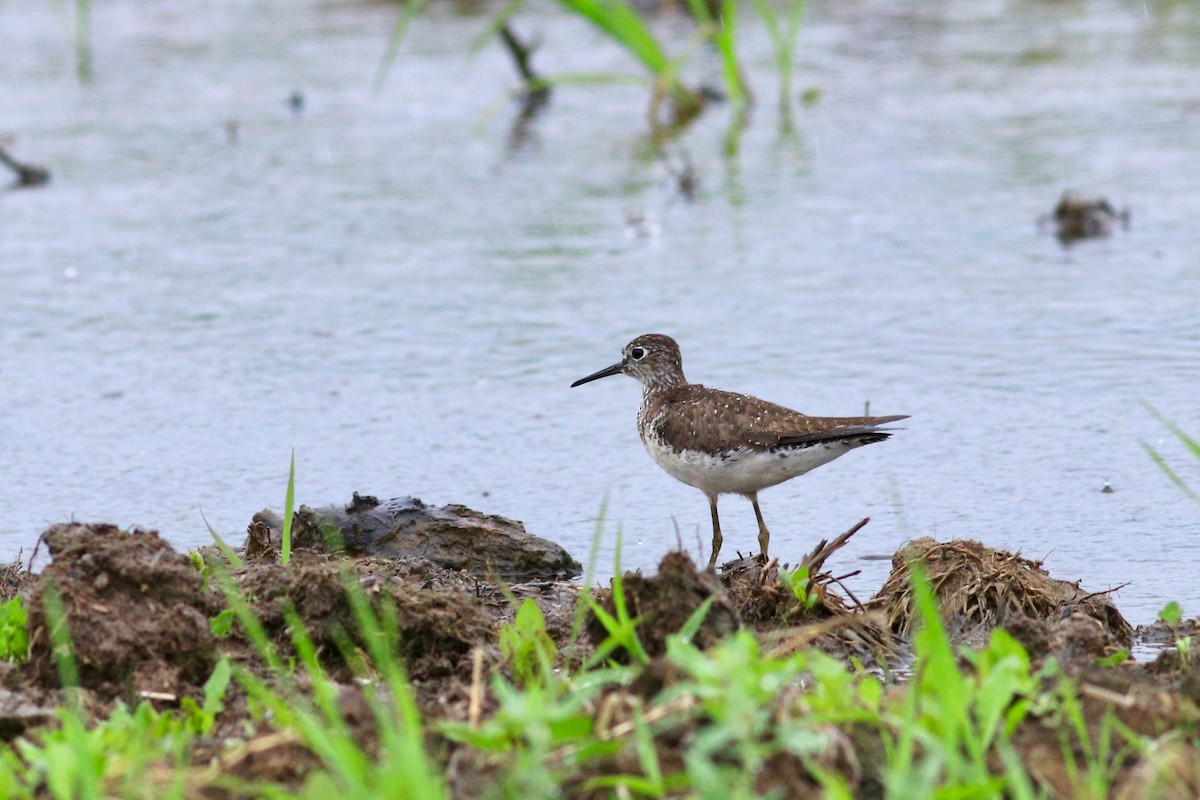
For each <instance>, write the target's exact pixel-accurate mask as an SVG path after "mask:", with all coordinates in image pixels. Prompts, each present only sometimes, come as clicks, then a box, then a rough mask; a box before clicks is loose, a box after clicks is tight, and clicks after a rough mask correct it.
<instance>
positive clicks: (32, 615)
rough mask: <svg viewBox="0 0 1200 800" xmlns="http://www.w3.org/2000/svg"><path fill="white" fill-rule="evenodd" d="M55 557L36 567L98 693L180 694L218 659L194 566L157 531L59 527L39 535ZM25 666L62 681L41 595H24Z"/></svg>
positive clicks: (49, 682)
mask: <svg viewBox="0 0 1200 800" xmlns="http://www.w3.org/2000/svg"><path fill="white" fill-rule="evenodd" d="M44 539H45V542H46V544H47V546H48V547H49V549H50V555H51V557H52V559H53V560H52V562H51V564H50V566H48V567H46V569H45V570H44V571H43V572H42V573H41V575H40V577H41V581H42V585H43V586H52V587H53V588H54V589H55V590H56V591H57V592H58V595H59V597H60V598H61V600H62V606H63V609H64V611H65V613H66V620H67V624H68V625H69V628H70V632H71V639H72V642H73V646H74V650H75V658H76V661H77V662H78V668H79V679H80V682H81V684H82V685H83V686H85V687H89V688H92V689H95V690H96V692H97V693H98V694H100V695H101V696H104V697H117V696H121V697H125V698H127V699H136V698H137V696H138V693H139V692H162V693H167V694H174V695H181V694H187V693H191V692H194V691H195V689H196V687H198V686H199V685H201V684H203V682H204V681H205V680H206V679H207V678H208V676H209V673H210V672H211V671H212V668H213V665H214V663H215V662H216V658H217V651H216V641H215V639H214V637H213V635H212V633H211V632H210V631H209V627H208V616H209V614H210V613H211V612H212V610H213V609H212V603H211V597H210V596H209V595H207V594H206V592H205V590H204V586H203V583H202V580H201V577H200V574H199V573H198V572H197V571H196V569H195V568H194V567H193V566H192V565H191V564H190V563H189V562H188V559H187V558H185V557H184V556H181V555H179V554H178V553H176V552H175V551H174V550H172V549H171V546H170V545H168V544H167V543H166V542H164V541H163V540H162V539H160V538H159V537H158V534H157V533H155V532H153V531H139V530H133V531H129V532H125V531H122V530H120V529H118V528H117V527H116V526H115V525H83V524H77V523H73V524H64V525H55V526H54V527H52V528H50V529H49V530H48V531H46V533H45V534H44ZM29 641H30V659H29V663H28V664H27V665H26V667H25V672H26V674H27V675H30V676H32V677H33V678H34V680H36V681H37V682H38V683H40V684H41V685H43V686H46V687H58V686H59V685H60V684H59V674H58V669H57V665H56V661H55V658H54V652H53V640H52V637H51V635H50V630H49V628H48V623H47V619H46V608H45V602H44V594H43V592H41V591H38V592H34V593H33V596H32V597H31V598H30V603H29Z"/></svg>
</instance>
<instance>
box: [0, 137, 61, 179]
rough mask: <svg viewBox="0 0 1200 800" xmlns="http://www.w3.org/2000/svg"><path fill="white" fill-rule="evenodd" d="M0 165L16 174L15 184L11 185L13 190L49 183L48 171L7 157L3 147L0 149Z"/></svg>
mask: <svg viewBox="0 0 1200 800" xmlns="http://www.w3.org/2000/svg"><path fill="white" fill-rule="evenodd" d="M0 164H3V165H4V166H6V167H8V168H9V169H11V170H12V171H13V172H15V173H16V174H17V182H16V183H14V184H13V188H14V189H20V188H25V187H30V186H42V185H43V184H46V183H49V182H50V170H48V169H46V168H45V167H39V166H37V165H36V164H23V163H21V162H20V161H17V160H16V159H15V158H13V157H12V156H11V155H9V153H8V151H7V150H5V149H4V148H3V147H0Z"/></svg>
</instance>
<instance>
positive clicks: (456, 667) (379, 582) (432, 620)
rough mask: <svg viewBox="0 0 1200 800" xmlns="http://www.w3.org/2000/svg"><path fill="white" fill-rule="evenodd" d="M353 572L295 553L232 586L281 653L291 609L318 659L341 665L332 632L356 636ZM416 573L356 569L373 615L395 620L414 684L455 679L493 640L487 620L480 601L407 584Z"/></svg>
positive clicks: (250, 570)
mask: <svg viewBox="0 0 1200 800" xmlns="http://www.w3.org/2000/svg"><path fill="white" fill-rule="evenodd" d="M355 566H357V565H355V564H353V562H347V561H346V560H345V559H338V558H334V557H330V556H325V555H321V554H318V553H311V552H306V551H297V552H296V553H294V554H293V557H292V561H291V563H290V564H289V565H288V566H286V567H285V566H283V565H281V564H277V563H271V562H263V563H260V564H254V565H250V566H248V567H247V568H246V569H245V570H244V571H243V572H240V573H238V574H237V575H235V580H236V581H237V585H238V588H239V589H240V590H241V592H242V595H243V596H245V597H247V598H249V599H250V600H251V607H252V609H253V611H254V614H255V616H257V617H258V619H259V621H260V622H261V623H262V625H263V627H264V629H265V630H266V631H267V635H268V636H270V637H271V638H272V640H273V641H275V642H276V643H277V644H278V645H279V646H280V647H281V649H282V650H283V651H284V652H290V651H291V647H292V645H291V634H290V632H289V631H288V626H287V620H286V617H285V615H284V609H285V608H286V607H287V606H288V605H291V606H292V607H293V608H294V609H295V611H296V613H297V615H298V616H299V617H300V619H301V620H302V621H303V622H304V624H305V627H306V628H307V630H308V632H309V635H310V636H311V637H312V638H313V643H314V644H315V645H316V646H317V648H318V650H319V651H320V653H321V656H322V658H323V660H325V661H327V662H328V663H330V664H341V663H342V659H341V656H340V651H339V650H338V646H337V638H336V637H337V635H338V632H339V631H344V632H350V633H353V632H354V631H355V630H356V629H357V625H356V624H355V621H354V614H353V611H352V609H351V606H350V601H349V599H348V598H347V595H346V589H345V578H344V577H343V575H344V573H345V571H346V570H347V569H353V568H354V567H355ZM371 566H373V567H376V568H378V567H379V565H378V564H373V565H371ZM364 572H365V574H364ZM389 573H390V574H389ZM422 574H427V573H420V572H417V571H415V570H411V571H401V572H392V571H389V570H386V569H383V570H378V569H376V571H370V570H366V571H359V570H355V575H356V579H357V580H358V583H359V585H360V586H361V587H362V588H363V591H364V592H366V594H367V596H368V597H369V598H371V599H372V601H373V604H374V605H375V607H376V610H377V613H389V614H391V613H394V614H395V619H396V622H397V623H398V628H399V638H400V652H401V655H402V656H403V657H404V659H405V660H406V662H407V664H408V668H409V670H410V672H411V674H412V676H413V677H414V678H417V679H426V678H434V677H442V676H445V675H448V674H452V673H455V672H461V671H462V670H463V665H464V664H465V662H466V661H467V660H468V656H469V653H470V651H471V648H472V647H474V646H475V645H476V644H478V643H480V642H483V641H485V640H487V639H488V638H490V637H491V635H492V630H493V625H494V624H493V620H492V617H491V615H489V614H488V613H487V611H486V610H485V609H484V607H483V603H482V602H481V600H480V599H479V598H478V597H475V596H473V595H470V594H468V593H466V592H464V591H462V590H460V589H458V588H455V587H452V586H441V587H433V586H427V585H426V584H425V582H424V580H423V579H422V578H421V577H416V578H415V579H413V578H412V577H410V576H420V575H422ZM384 598H387V601H386V602H384ZM389 605H390V607H389Z"/></svg>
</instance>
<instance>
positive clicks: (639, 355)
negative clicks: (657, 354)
mask: <svg viewBox="0 0 1200 800" xmlns="http://www.w3.org/2000/svg"><path fill="white" fill-rule="evenodd" d="M629 357H630V358H632V359H633V360H634V361H641V360H642V359H643V358H645V357H646V351H645V349H644V348H641V347H635V348H633V349H632V350H630V351H629Z"/></svg>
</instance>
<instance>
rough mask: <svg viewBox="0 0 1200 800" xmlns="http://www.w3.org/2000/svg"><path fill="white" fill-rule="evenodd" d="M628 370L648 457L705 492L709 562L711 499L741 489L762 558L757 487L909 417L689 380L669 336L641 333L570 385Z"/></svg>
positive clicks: (715, 530) (879, 437)
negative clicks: (807, 403)
mask: <svg viewBox="0 0 1200 800" xmlns="http://www.w3.org/2000/svg"><path fill="white" fill-rule="evenodd" d="M612 375H628V376H630V377H632V378H636V379H637V380H638V381H639V382H640V383H641V384H642V404H641V408H640V409H639V410H638V415H637V427H638V434H639V435H640V437H641V440H642V444H643V445H645V448H646V451H647V452H648V453H649V454H650V457H651V458H653V459H654V462H655V463H656V464H658V466H660V467H661V468H662V469H663V470H665V471H666V472H667V474H668V475H670V476H671V477H673V478H675V479H676V480H679V481H682V482H683V483H686V484H687V485H688V486H694V487H695V488H697V489H699V490H700V491H701V492H703V493H704V495H705V497H707V498H708V505H709V510H710V511H711V513H712V554H711V556H710V557H709V561H708V565H709V568H710V569H711V568H714V567H715V565H716V562H717V555H718V554H719V553H720V552H721V544H722V542H723V540H724V539H723V537H722V535H721V521H720V517H719V516H718V514H717V498H718V497H720V496H721V495H723V494H740V495H742V496H743V497H745V498H746V499H748V500H749V501H750V503H751V504H752V505H753V506H754V516H755V518H756V519H757V520H758V544H759V548H760V549H761V551H762V556H763V558H764V559H765V558H766V557H767V550H768V547H769V545H770V539H771V533H770V531H769V530H768V529H767V524H766V522H764V521H763V514H762V509H761V508H760V507H759V504H758V493H759V492H760V491H762V490H763V489H766V488H769V487H771V486H775V485H777V484H780V483H783V482H784V481H787V480H791V479H792V478H795V477H798V476H800V475H803V474H804V473H806V472H809V471H811V470H814V469H816V468H817V467H819V466H821V465H823V464H827V463H829V462H830V461H832V460H834V459H835V458H837V457H838V456H841V455H843V454H844V453H847V452H849V451H850V450H853V449H855V448H857V447H861V446H863V445H865V444H872V443H874V442H882V441H883V440H884V439H887V438H888V437H890V436H891V435H892V431H894V430H896V429H895V428H884V427H881V426H883V425H886V424H888V423H891V422H898V421H899V420H902V419H908V415H907V414H893V415H891V416H884V417H870V416H863V417H810V416H807V415H806V414H802V413H800V412H799V411H793V410H791V409H790V408H785V407H784V406H781V405H776V404H775V403H770V402H767V401H766V400H760V399H759V398H757V397H751V396H750V395H746V394H738V393H736V392H729V391H725V390H722V389H713V388H709V387H707V386H703V385H701V384H698V383H689V382H688V380H687V378H686V377H684V374H683V356H682V355H681V354H680V350H679V345H678V344H677V343H676V341H675V340H674V339H672V338H671V337H670V336H666V335H664V334H661V333H647V334H643V335H641V336H638V337H637V338H635V339H634V340H633V341H631V342H630V343H629V344H627V345H625V347H624V349H623V350H622V351H621V360H620V361H618V362H617V363H616V364H613V365H612V366H610V367H605V368H604V369H602V370H599V371H597V372H593V373H592V374H591V375H588V376H587V377H584V378H580V379H579V380H577V381H575V382H574V383H572V384H571V387H572V388H574V387H576V386H582V385H583V384H585V383H591V382H592V381H595V380H599V379H600V378H607V377H610V376H612Z"/></svg>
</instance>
